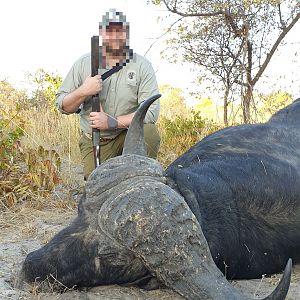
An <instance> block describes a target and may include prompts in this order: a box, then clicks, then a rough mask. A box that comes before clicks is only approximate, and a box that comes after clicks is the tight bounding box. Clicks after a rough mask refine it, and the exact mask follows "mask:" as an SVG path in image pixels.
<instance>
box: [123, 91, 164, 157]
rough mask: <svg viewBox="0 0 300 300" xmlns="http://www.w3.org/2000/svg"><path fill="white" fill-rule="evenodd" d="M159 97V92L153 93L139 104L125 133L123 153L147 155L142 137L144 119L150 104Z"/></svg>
mask: <svg viewBox="0 0 300 300" xmlns="http://www.w3.org/2000/svg"><path fill="white" fill-rule="evenodd" d="M160 97H161V94H157V95H154V96H152V97H150V98H148V99H147V100H145V101H144V102H143V103H142V104H141V105H140V106H139V108H138V110H137V111H136V113H135V115H134V117H133V119H132V122H131V124H130V126H129V129H128V132H127V134H126V138H125V142H124V148H123V155H124V154H137V155H141V156H147V155H146V147H145V139H144V119H145V116H146V113H147V111H148V108H149V107H150V105H151V104H152V103H153V102H154V101H155V100H157V99H158V98H160Z"/></svg>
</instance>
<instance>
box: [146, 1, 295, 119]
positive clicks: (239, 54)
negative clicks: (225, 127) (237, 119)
mask: <svg viewBox="0 0 300 300" xmlns="http://www.w3.org/2000/svg"><path fill="white" fill-rule="evenodd" d="M152 3H153V4H156V5H158V4H161V3H162V4H163V5H165V6H166V8H167V9H168V10H169V11H170V12H172V13H174V14H177V15H178V16H180V19H179V20H178V22H177V24H176V26H174V27H173V30H172V32H173V36H172V37H171V38H170V40H169V43H168V44H169V45H170V48H171V49H172V50H173V51H174V52H173V53H174V55H177V54H178V53H179V51H181V53H182V54H183V60H184V61H187V62H192V63H196V64H198V65H199V66H202V67H203V69H204V70H205V71H208V72H209V73H210V74H212V75H213V77H214V79H217V80H218V82H221V85H222V90H223V92H224V123H225V124H227V123H228V117H227V107H228V104H229V101H230V98H231V97H232V95H236V94H237V93H239V94H240V95H241V99H242V101H241V104H242V109H243V119H244V122H245V123H249V122H250V121H251V114H250V109H251V105H254V102H253V90H254V87H255V85H256V84H257V82H258V81H259V79H260V78H261V76H262V74H263V73H264V71H265V70H266V68H267V66H268V64H269V62H270V60H271V58H272V57H273V55H274V53H275V51H276V49H277V48H278V46H279V45H280V44H281V43H282V41H283V39H284V38H285V36H286V35H287V34H288V32H289V31H290V30H291V29H292V28H293V26H294V25H295V24H296V23H297V21H298V20H299V18H300V4H299V1H298V0H285V1H280V0H210V1H208V0H203V1H199V0H152ZM200 76H201V73H200ZM202 76H203V74H202Z"/></svg>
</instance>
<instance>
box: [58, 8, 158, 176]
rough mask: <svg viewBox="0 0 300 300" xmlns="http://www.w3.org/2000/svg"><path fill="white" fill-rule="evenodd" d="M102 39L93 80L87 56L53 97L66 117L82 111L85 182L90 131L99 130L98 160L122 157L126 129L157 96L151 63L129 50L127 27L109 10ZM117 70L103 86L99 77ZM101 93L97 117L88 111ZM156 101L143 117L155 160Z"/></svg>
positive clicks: (90, 151) (90, 168)
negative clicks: (150, 99)
mask: <svg viewBox="0 0 300 300" xmlns="http://www.w3.org/2000/svg"><path fill="white" fill-rule="evenodd" d="M99 35H100V36H101V37H102V47H100V66H99V73H98V74H99V75H96V76H93V77H91V54H90V53H89V54H86V55H83V56H82V57H81V58H79V59H78V60H77V61H76V62H75V63H74V65H73V67H72V68H71V70H70V71H69V73H68V75H67V76H66V78H65V80H64V82H63V84H62V85H61V87H60V88H59V90H58V92H57V94H56V105H57V107H58V109H59V110H60V111H61V112H62V113H65V114H71V113H75V112H77V111H78V110H79V109H80V128H81V132H82V135H81V138H80V141H79V147H80V151H81V156H82V161H83V165H84V176H85V179H86V178H87V177H88V176H89V174H90V173H91V172H92V171H93V169H94V168H95V165H94V156H93V155H94V154H93V144H92V138H91V136H92V135H91V133H92V128H98V129H99V130H100V135H101V138H100V149H101V150H100V154H101V161H104V160H107V159H109V158H111V157H114V156H117V155H121V154H122V150H123V144H124V140H125V135H126V132H127V129H128V127H129V125H130V123H131V121H132V118H133V116H134V114H135V111H136V110H137V108H138V107H139V105H140V104H141V103H142V102H143V101H144V100H146V99H147V98H148V97H150V96H152V95H155V94H158V93H159V92H158V87H157V82H156V78H155V73H154V70H153V68H152V66H151V63H150V62H149V61H148V60H147V59H145V58H144V57H142V56H140V55H138V54H136V53H133V52H132V50H131V49H130V48H129V24H128V22H126V17H125V15H124V14H123V13H122V12H118V11H116V10H110V11H109V12H108V13H106V15H104V16H103V18H102V23H100V26H99ZM116 65H121V66H123V68H122V69H121V70H119V71H118V72H116V73H114V74H113V75H112V76H110V77H109V78H108V79H106V80H105V81H104V82H102V80H101V75H100V74H103V73H104V72H106V71H107V70H109V69H111V68H112V67H114V66H116ZM97 93H99V97H100V107H101V109H100V112H92V111H91V110H92V102H91V99H92V96H93V95H95V94H97ZM158 115H159V102H158V101H156V102H155V103H154V104H152V106H151V107H150V109H149V111H148V112H147V115H146V118H145V126H144V131H145V142H146V146H147V155H148V156H149V157H152V158H156V157H157V153H158V149H159V144H160V136H159V133H158V130H157V127H156V125H155V122H156V121H157V119H158Z"/></svg>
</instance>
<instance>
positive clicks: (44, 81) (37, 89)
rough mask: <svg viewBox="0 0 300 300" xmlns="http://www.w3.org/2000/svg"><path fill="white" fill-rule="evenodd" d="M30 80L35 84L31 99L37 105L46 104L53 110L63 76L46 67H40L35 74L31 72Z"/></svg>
mask: <svg viewBox="0 0 300 300" xmlns="http://www.w3.org/2000/svg"><path fill="white" fill-rule="evenodd" d="M29 80H30V81H31V83H32V84H33V86H34V90H33V93H32V99H31V101H32V102H33V104H34V105H35V106H38V107H41V106H46V107H47V108H50V109H51V110H52V111H55V110H56V107H55V94H56V92H57V90H58V88H59V87H60V85H61V84H62V78H61V77H60V76H59V75H56V74H54V73H48V72H46V71H45V70H44V69H38V70H36V72H35V73H34V74H29Z"/></svg>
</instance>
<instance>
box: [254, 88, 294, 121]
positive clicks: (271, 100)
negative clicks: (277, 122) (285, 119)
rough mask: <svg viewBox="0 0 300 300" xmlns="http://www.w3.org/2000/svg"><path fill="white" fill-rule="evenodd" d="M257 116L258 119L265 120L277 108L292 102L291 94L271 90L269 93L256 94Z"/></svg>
mask: <svg viewBox="0 0 300 300" xmlns="http://www.w3.org/2000/svg"><path fill="white" fill-rule="evenodd" d="M258 99H259V103H258V105H257V106H258V107H257V110H258V117H259V121H261V122H265V121H267V120H268V119H269V118H270V117H271V116H272V115H273V114H274V113H275V112H277V111H278V110H279V109H281V108H283V107H285V106H287V105H289V104H290V103H292V96H291V95H290V94H289V93H287V92H283V91H277V92H273V93H271V94H267V95H263V94H260V95H259V96H258Z"/></svg>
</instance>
